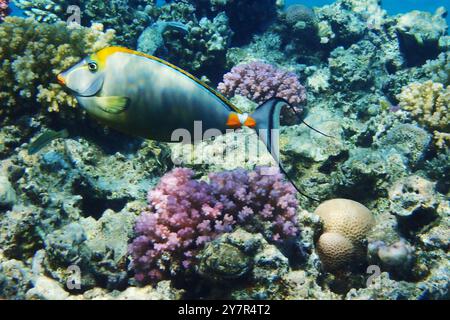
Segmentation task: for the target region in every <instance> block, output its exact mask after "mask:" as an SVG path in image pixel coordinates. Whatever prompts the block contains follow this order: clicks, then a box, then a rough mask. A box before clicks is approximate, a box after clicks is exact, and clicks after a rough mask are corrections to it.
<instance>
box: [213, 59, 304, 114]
mask: <svg viewBox="0 0 450 320" xmlns="http://www.w3.org/2000/svg"><path fill="white" fill-rule="evenodd" d="M218 89H219V91H220V92H222V93H223V94H225V95H226V96H228V97H232V96H234V95H236V94H239V95H242V96H245V97H247V98H248V99H250V100H253V101H255V102H257V103H262V102H264V101H266V100H268V99H270V98H274V97H277V98H283V99H285V100H286V101H288V102H289V103H290V104H291V105H292V106H293V107H294V108H295V109H296V111H297V112H300V111H301V107H300V104H301V103H302V102H304V101H305V100H306V90H305V87H303V86H302V85H301V84H300V82H299V80H298V78H297V76H296V75H295V74H294V73H290V72H287V71H284V70H280V69H277V68H275V67H274V66H272V65H270V64H267V63H263V62H259V61H255V62H250V63H248V64H242V65H238V66H236V67H234V68H233V69H231V71H230V72H229V73H227V74H225V76H224V78H223V82H222V83H220V84H219V86H218ZM282 115H283V118H285V119H286V118H290V117H292V116H295V114H293V113H292V110H290V109H286V108H285V109H284V110H283V114H282Z"/></svg>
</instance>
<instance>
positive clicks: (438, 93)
mask: <svg viewBox="0 0 450 320" xmlns="http://www.w3.org/2000/svg"><path fill="white" fill-rule="evenodd" d="M397 99H398V100H399V106H400V107H401V108H402V109H403V110H406V111H409V112H410V113H411V115H412V116H413V117H414V119H416V120H417V122H419V124H421V125H423V126H426V127H428V128H429V129H430V130H433V131H434V138H435V142H436V145H437V146H438V147H441V148H442V147H444V144H445V141H450V139H449V132H450V113H449V112H448V105H449V103H450V86H447V87H445V86H444V85H443V84H441V83H435V82H433V81H431V80H429V81H426V82H424V83H417V82H414V83H411V84H409V85H408V86H406V87H404V88H403V89H402V92H401V93H400V94H398V95H397Z"/></svg>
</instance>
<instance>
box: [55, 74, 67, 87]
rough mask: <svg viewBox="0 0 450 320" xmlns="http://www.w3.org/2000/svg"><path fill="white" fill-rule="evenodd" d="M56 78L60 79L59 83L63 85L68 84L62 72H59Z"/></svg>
mask: <svg viewBox="0 0 450 320" xmlns="http://www.w3.org/2000/svg"><path fill="white" fill-rule="evenodd" d="M56 79H57V80H58V83H59V84H60V85H62V86H65V85H66V79H64V77H63V76H62V75H61V74H58V76H57V77H56Z"/></svg>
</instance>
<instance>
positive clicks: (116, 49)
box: [97, 47, 243, 113]
mask: <svg viewBox="0 0 450 320" xmlns="http://www.w3.org/2000/svg"><path fill="white" fill-rule="evenodd" d="M117 52H122V53H128V54H133V55H136V56H140V57H145V58H148V59H150V60H153V61H156V62H159V63H161V64H163V65H165V66H167V67H170V68H172V69H174V70H176V71H178V72H180V73H182V74H183V75H185V76H186V77H188V78H190V79H191V80H193V81H195V82H196V83H198V84H199V85H201V86H202V87H203V88H205V89H206V90H208V91H209V92H210V93H212V94H213V95H215V96H216V97H217V98H218V99H220V100H221V101H222V102H223V103H224V104H226V105H227V106H228V107H229V108H231V109H232V110H233V111H235V112H237V113H243V112H242V111H241V110H239V109H238V108H237V107H236V106H235V105H234V104H233V103H231V102H230V101H229V100H228V99H227V98H226V97H224V96H223V95H222V94H220V93H219V92H217V91H216V90H214V89H213V88H211V87H210V86H208V85H207V84H206V83H204V82H203V81H201V80H200V79H198V78H197V77H195V76H193V75H192V74H190V73H189V72H187V71H185V70H183V69H181V68H179V67H177V66H176V65H173V64H171V63H170V62H167V61H165V60H163V59H160V58H158V57H155V56H151V55H149V54H145V53H142V52H139V51H135V50H131V49H127V48H124V47H108V48H105V49H103V50H100V51H99V52H98V53H97V56H98V58H99V59H100V60H102V61H105V59H106V58H107V57H108V56H110V55H112V54H114V53H117Z"/></svg>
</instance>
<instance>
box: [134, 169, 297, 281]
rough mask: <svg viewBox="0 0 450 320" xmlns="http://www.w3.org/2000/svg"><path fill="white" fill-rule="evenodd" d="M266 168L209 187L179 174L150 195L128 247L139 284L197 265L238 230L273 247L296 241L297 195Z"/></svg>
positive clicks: (217, 177) (224, 175)
mask: <svg viewBox="0 0 450 320" xmlns="http://www.w3.org/2000/svg"><path fill="white" fill-rule="evenodd" d="M262 170H263V169H262V168H257V169H256V170H255V171H252V172H248V171H245V170H243V169H237V170H233V171H225V172H221V173H213V174H210V176H209V178H210V183H207V182H205V181H197V180H194V179H192V177H193V175H194V172H193V171H192V170H189V169H183V168H177V169H174V170H173V171H171V172H169V173H168V174H166V175H165V176H164V177H162V178H161V181H160V183H159V184H158V186H157V187H156V188H155V189H153V190H150V191H149V193H148V202H149V207H148V209H147V210H146V211H145V212H143V213H142V214H141V216H140V217H139V218H138V219H137V222H136V228H135V230H136V234H137V237H136V238H135V239H134V241H133V243H132V244H131V245H130V248H129V250H130V253H131V255H132V260H133V266H134V269H135V273H136V280H138V281H139V282H144V281H151V282H154V281H157V280H160V279H162V278H164V277H165V276H167V275H168V274H174V273H176V272H177V271H176V270H180V269H184V270H188V269H190V268H191V267H192V266H194V265H195V262H196V261H195V259H196V254H197V252H198V250H200V249H202V248H203V247H204V245H205V244H206V243H208V242H210V241H211V240H213V239H214V238H216V237H217V236H218V235H219V234H221V233H225V232H231V231H232V230H233V228H234V227H235V226H236V225H240V226H243V227H247V228H248V229H251V231H254V232H262V233H263V234H264V235H265V236H266V237H267V238H268V239H269V240H272V241H274V242H279V241H282V240H283V239H287V238H292V237H296V236H297V235H298V229H297V218H296V208H297V205H298V203H297V200H296V198H295V189H294V188H293V187H292V185H290V184H289V183H286V182H283V181H282V175H281V174H279V173H276V174H274V175H264V174H263V173H262Z"/></svg>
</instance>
